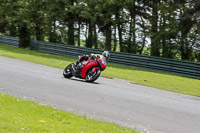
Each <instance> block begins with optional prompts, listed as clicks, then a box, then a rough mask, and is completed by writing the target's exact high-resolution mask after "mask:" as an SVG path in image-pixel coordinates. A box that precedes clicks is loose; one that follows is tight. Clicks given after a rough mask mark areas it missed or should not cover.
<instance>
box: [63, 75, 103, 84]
mask: <svg viewBox="0 0 200 133" xmlns="http://www.w3.org/2000/svg"><path fill="white" fill-rule="evenodd" d="M62 78H64V77H62ZM64 79H68V78H64ZM68 80H74V81H79V82H83V83H87V84H97V85H98V84H100V83H98V82H92V83H89V82H86V81H85V80H84V79H78V78H69V79H68Z"/></svg>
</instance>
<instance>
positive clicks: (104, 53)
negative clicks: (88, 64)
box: [102, 51, 110, 61]
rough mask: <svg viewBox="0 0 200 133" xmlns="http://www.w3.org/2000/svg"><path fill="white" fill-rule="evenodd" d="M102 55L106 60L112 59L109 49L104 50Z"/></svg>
mask: <svg viewBox="0 0 200 133" xmlns="http://www.w3.org/2000/svg"><path fill="white" fill-rule="evenodd" d="M102 56H103V57H104V58H105V59H106V61H108V60H109V59H110V53H109V52H108V51H104V52H103V53H102Z"/></svg>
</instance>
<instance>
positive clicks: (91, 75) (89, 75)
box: [85, 69, 101, 83]
mask: <svg viewBox="0 0 200 133" xmlns="http://www.w3.org/2000/svg"><path fill="white" fill-rule="evenodd" d="M100 74H101V71H100V70H99V69H97V70H96V71H95V72H92V69H90V70H89V71H88V72H87V74H86V77H85V80H86V82H90V83H92V82H94V81H95V80H96V79H97V78H98V77H99V76H100Z"/></svg>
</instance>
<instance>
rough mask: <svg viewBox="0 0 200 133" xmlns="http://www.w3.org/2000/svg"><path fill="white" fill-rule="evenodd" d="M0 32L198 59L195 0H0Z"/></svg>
mask: <svg viewBox="0 0 200 133" xmlns="http://www.w3.org/2000/svg"><path fill="white" fill-rule="evenodd" d="M0 33H1V34H4V35H10V36H16V37H19V38H20V47H28V46H29V43H30V42H29V41H30V38H34V39H36V40H39V41H44V40H45V41H50V42H56V43H64V44H68V45H76V46H82V45H84V46H85V47H89V48H97V49H105V50H109V51H120V52H128V53H134V54H141V55H142V54H147V55H152V56H158V57H159V56H160V57H166V58H174V59H182V60H189V61H200V2H199V1H198V0H1V2H0Z"/></svg>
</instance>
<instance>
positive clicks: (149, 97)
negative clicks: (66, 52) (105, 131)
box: [0, 56, 200, 133]
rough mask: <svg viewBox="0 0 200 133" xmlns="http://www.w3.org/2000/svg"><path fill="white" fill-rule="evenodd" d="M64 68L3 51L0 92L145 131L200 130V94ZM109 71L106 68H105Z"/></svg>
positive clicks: (183, 132)
mask: <svg viewBox="0 0 200 133" xmlns="http://www.w3.org/2000/svg"><path fill="white" fill-rule="evenodd" d="M62 71H63V70H61V69H57V68H52V67H48V66H44V65H39V64H34V63H30V62H26V61H21V60H16V59H11V58H7V57H2V56H0V93H6V94H9V95H13V96H17V97H21V98H25V99H28V100H33V101H37V102H41V103H43V104H47V105H50V106H53V107H55V108H58V109H62V110H66V111H67V112H73V113H76V114H81V115H86V116H88V117H92V118H95V119H97V120H103V121H109V122H114V123H117V124H120V125H122V126H127V127H131V128H134V129H136V130H137V131H143V132H146V133H199V132H200V98H198V97H193V96H187V95H182V94H178V93H172V92H167V91H162V90H158V89H154V88H150V87H144V86H140V85H136V84H131V83H129V82H128V81H123V80H119V79H107V78H102V77H100V78H99V79H98V80H97V81H96V82H95V83H86V82H84V81H83V80H80V79H76V78H72V79H65V78H63V76H62ZM105 72H106V70H105Z"/></svg>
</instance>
